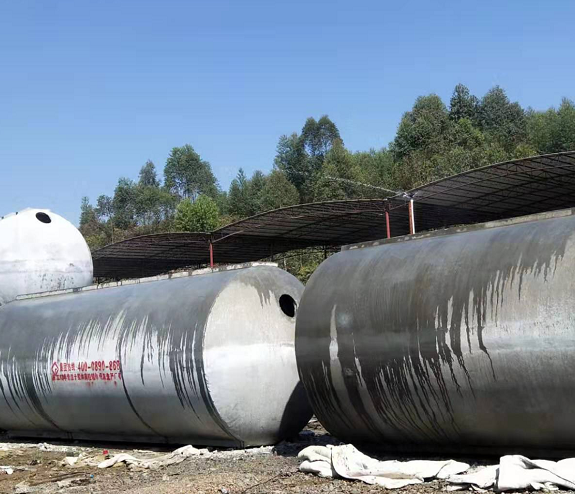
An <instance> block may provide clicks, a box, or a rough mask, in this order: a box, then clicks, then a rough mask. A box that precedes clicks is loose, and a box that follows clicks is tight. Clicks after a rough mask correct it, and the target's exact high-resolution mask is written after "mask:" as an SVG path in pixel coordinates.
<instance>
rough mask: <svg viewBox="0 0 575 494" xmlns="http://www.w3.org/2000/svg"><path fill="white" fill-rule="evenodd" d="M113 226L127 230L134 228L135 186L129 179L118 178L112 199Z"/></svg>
mask: <svg viewBox="0 0 575 494" xmlns="http://www.w3.org/2000/svg"><path fill="white" fill-rule="evenodd" d="M112 206H113V209H114V216H113V218H114V225H116V226H117V227H118V228H121V229H124V230H127V229H128V228H130V227H132V226H134V223H135V222H134V216H135V214H136V185H135V184H134V182H133V181H132V180H130V179H129V178H120V179H119V180H118V185H116V189H115V190H114V198H113V199H112Z"/></svg>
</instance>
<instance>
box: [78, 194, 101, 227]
mask: <svg viewBox="0 0 575 494" xmlns="http://www.w3.org/2000/svg"><path fill="white" fill-rule="evenodd" d="M97 223H98V218H97V216H96V212H95V211H94V207H93V206H92V205H91V204H90V198H89V197H86V196H84V197H82V204H81V205H80V229H82V228H83V229H84V230H87V229H93V228H95V225H97Z"/></svg>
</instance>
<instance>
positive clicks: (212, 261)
mask: <svg viewBox="0 0 575 494" xmlns="http://www.w3.org/2000/svg"><path fill="white" fill-rule="evenodd" d="M213 267H214V244H213V243H212V241H211V240H210V268H213Z"/></svg>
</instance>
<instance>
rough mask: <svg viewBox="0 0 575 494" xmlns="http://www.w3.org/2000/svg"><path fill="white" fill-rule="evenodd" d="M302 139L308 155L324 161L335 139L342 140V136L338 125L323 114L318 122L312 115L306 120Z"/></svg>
mask: <svg viewBox="0 0 575 494" xmlns="http://www.w3.org/2000/svg"><path fill="white" fill-rule="evenodd" d="M300 139H301V141H302V143H303V146H304V149H305V150H306V152H307V153H308V155H309V156H311V157H312V158H320V161H322V159H323V157H324V156H325V155H326V154H327V153H328V151H329V150H330V149H331V147H332V146H333V143H334V141H336V140H339V141H341V136H340V135H339V130H338V128H337V125H335V124H334V123H333V122H332V121H331V120H330V118H329V117H328V116H327V115H323V116H322V117H321V118H320V119H319V120H318V121H317V122H316V121H315V119H314V118H312V117H309V118H308V119H307V120H306V122H305V125H304V126H303V129H302V130H301V137H300Z"/></svg>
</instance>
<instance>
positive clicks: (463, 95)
mask: <svg viewBox="0 0 575 494" xmlns="http://www.w3.org/2000/svg"><path fill="white" fill-rule="evenodd" d="M449 118H450V119H452V120H455V121H458V120H461V119H462V118H465V119H467V120H469V121H471V122H475V123H476V122H477V121H478V119H479V99H477V97H476V96H473V95H472V94H470V93H469V89H468V88H467V86H464V85H463V84H458V85H457V86H455V89H454V90H453V95H452V96H451V100H450V101H449Z"/></svg>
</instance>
